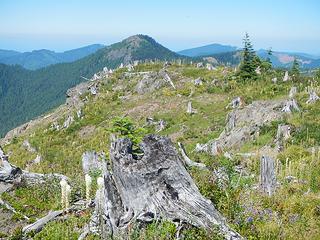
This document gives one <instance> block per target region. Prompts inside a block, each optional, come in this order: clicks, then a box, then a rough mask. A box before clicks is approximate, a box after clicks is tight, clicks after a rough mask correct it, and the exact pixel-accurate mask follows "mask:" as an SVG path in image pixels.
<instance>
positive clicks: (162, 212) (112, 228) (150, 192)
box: [90, 135, 241, 239]
mask: <svg viewBox="0 0 320 240" xmlns="http://www.w3.org/2000/svg"><path fill="white" fill-rule="evenodd" d="M140 148H141V151H142V152H143V155H142V156H141V155H136V154H134V153H133V151H132V142H131V141H130V140H129V139H119V140H116V141H115V142H112V144H111V149H110V159H111V162H112V164H111V166H112V169H111V171H110V172H112V174H111V173H110V172H109V171H108V170H106V171H105V172H104V186H105V187H104V189H103V190H104V191H103V197H101V195H100V194H101V192H100V193H97V197H96V199H100V200H101V198H102V200H103V201H104V205H103V206H100V209H97V208H96V210H95V214H94V215H93V217H92V221H91V223H90V226H91V227H90V229H92V228H93V229H99V230H98V231H99V233H100V234H101V235H102V236H101V237H102V238H107V237H108V236H109V234H111V235H117V234H119V233H120V232H121V231H122V230H123V229H126V228H127V227H128V226H129V225H130V223H132V222H144V223H146V222H152V221H156V220H161V219H164V220H170V221H174V222H177V221H178V222H181V223H184V224H190V225H193V226H196V227H202V228H205V229H210V228H211V227H212V226H213V225H216V226H218V228H219V229H220V231H221V232H222V233H223V234H224V236H225V238H226V239H241V236H240V235H239V234H238V233H236V232H235V231H233V230H232V229H231V228H230V227H229V226H228V225H227V224H226V221H225V219H224V218H223V217H222V216H221V214H220V213H219V212H218V211H217V210H216V209H215V207H214V206H213V204H212V202H211V201H209V200H208V199H205V198H204V197H203V196H202V195H201V194H200V192H199V190H198V188H197V186H196V185H195V183H194V182H193V180H192V178H191V176H190V175H189V173H188V172H187V171H186V169H185V167H184V165H183V162H182V160H181V158H180V157H179V155H178V153H177V151H176V149H175V148H174V147H173V144H172V143H171V141H170V140H169V139H168V138H165V137H160V136H155V135H148V136H146V137H145V138H144V139H143V142H142V143H141V145H140ZM100 200H98V201H99V202H101V201H100ZM96 201H97V200H96ZM99 212H100V214H99ZM93 231H96V230H93Z"/></svg>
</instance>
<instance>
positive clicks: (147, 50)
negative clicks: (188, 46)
mask: <svg viewBox="0 0 320 240" xmlns="http://www.w3.org/2000/svg"><path fill="white" fill-rule="evenodd" d="M178 57H179V55H177V54H176V53H173V52H171V51H170V50H168V49H167V48H165V47H163V46H161V45H160V44H158V43H157V42H156V41H155V40H153V39H152V38H150V37H148V36H144V35H136V36H132V37H130V38H128V39H125V40H123V41H122V42H119V43H116V44H113V45H111V46H108V47H105V48H103V49H101V50H99V51H97V52H96V53H94V54H91V55H89V56H87V57H85V58H82V59H80V60H78V61H76V62H72V63H61V64H56V65H53V66H50V67H46V68H42V69H39V70H35V71H30V70H25V69H23V68H21V67H19V66H6V65H3V64H1V65H0V87H1V88H0V89H1V92H0V113H1V114H0V122H1V125H0V136H1V135H3V134H5V133H6V132H7V131H8V130H10V129H11V128H13V127H15V126H17V125H19V124H22V123H24V122H26V121H28V120H30V119H32V118H34V117H36V116H39V115H41V114H43V113H45V112H47V111H49V110H51V109H52V108H54V107H57V106H58V105H60V104H62V103H63V102H64V101H65V92H66V91H67V89H69V88H71V87H72V86H75V85H76V84H78V83H80V82H83V81H85V79H84V78H82V77H85V78H91V77H92V76H93V74H94V73H96V72H98V71H101V70H102V69H103V68H104V67H108V68H111V69H114V68H117V67H118V66H119V65H120V64H121V63H124V64H128V63H130V62H132V61H134V60H145V59H159V60H165V59H167V60H170V59H174V58H178Z"/></svg>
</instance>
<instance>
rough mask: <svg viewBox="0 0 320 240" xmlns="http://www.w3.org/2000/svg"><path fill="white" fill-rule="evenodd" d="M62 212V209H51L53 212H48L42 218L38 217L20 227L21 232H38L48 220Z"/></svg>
mask: <svg viewBox="0 0 320 240" xmlns="http://www.w3.org/2000/svg"><path fill="white" fill-rule="evenodd" d="M62 213H63V210H58V211H53V212H49V213H48V214H47V215H46V216H44V217H43V218H40V219H39V220H37V221H36V222H34V223H32V224H30V225H28V226H25V227H24V228H23V229H22V232H23V233H24V234H27V233H29V232H34V233H38V232H40V231H41V230H42V228H43V227H44V226H45V225H46V224H47V223H48V222H50V221H52V220H53V219H55V218H56V217H58V216H59V215H61V214H62Z"/></svg>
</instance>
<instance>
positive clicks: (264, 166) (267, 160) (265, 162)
mask: <svg viewBox="0 0 320 240" xmlns="http://www.w3.org/2000/svg"><path fill="white" fill-rule="evenodd" d="M276 183H277V180H276V174H275V163H274V160H273V159H272V158H271V157H269V156H262V157H261V159H260V186H261V189H262V191H263V192H265V193H266V194H268V195H269V196H271V195H272V194H273V193H274V190H275V187H276Z"/></svg>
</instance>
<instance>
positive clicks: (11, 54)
mask: <svg viewBox="0 0 320 240" xmlns="http://www.w3.org/2000/svg"><path fill="white" fill-rule="evenodd" d="M103 47H105V46H104V45H101V44H93V45H89V46H85V47H82V48H77V49H73V50H69V51H65V52H61V53H57V52H54V51H50V50H46V49H42V50H34V51H32V52H23V53H21V52H17V51H11V50H1V49H0V63H4V64H7V65H16V64H17V65H21V66H22V67H24V68H26V69H30V70H36V69H39V68H43V67H46V66H49V65H53V64H57V63H65V62H74V61H76V60H78V59H80V58H83V57H86V56H88V55H89V54H92V53H94V52H96V51H97V50H99V49H101V48H103Z"/></svg>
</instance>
